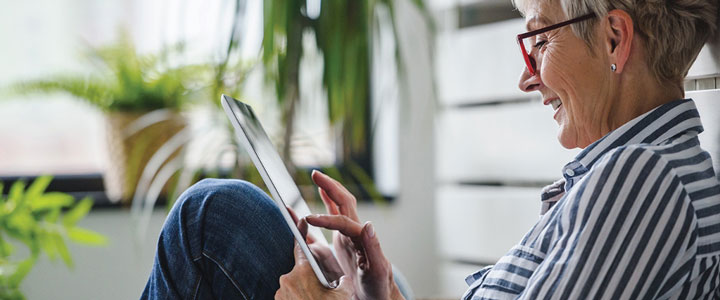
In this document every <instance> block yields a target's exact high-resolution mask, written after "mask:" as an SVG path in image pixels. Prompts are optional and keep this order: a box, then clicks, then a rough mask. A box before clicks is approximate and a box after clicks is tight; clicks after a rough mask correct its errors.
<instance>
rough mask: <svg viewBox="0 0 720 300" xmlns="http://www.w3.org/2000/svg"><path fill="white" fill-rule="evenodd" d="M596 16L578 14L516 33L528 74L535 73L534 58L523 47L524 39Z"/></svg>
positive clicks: (593, 14) (592, 14)
mask: <svg viewBox="0 0 720 300" xmlns="http://www.w3.org/2000/svg"><path fill="white" fill-rule="evenodd" d="M596 16H597V15H596V14H595V13H589V14H586V15H583V16H579V17H577V18H574V19H570V20H567V21H564V22H560V23H557V24H553V25H550V26H547V27H543V28H540V29H537V30H533V31H528V32H526V33H521V34H518V35H517V42H518V46H519V47H520V52H522V54H523V58H524V59H525V67H526V68H527V69H528V71H529V72H530V75H533V76H534V75H535V68H536V67H535V66H533V63H532V62H533V61H535V58H531V57H530V54H529V53H528V51H527V49H525V45H524V44H523V40H524V39H526V38H529V37H532V36H535V35H538V34H541V33H545V32H548V31H550V30H555V29H558V28H560V27H565V26H568V25H571V24H575V23H579V22H582V21H585V20H589V19H592V18H594V17H596ZM530 52H532V50H530ZM530 59H532V61H531V60H530Z"/></svg>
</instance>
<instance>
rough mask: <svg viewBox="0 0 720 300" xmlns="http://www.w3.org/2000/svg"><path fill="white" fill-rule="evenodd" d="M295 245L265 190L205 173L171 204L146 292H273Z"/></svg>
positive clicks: (252, 295) (262, 295)
mask: <svg viewBox="0 0 720 300" xmlns="http://www.w3.org/2000/svg"><path fill="white" fill-rule="evenodd" d="M293 247H294V238H293V236H292V233H291V232H290V229H289V228H288V227H287V224H286V223H285V221H284V219H283V217H282V215H281V214H280V210H279V209H278V207H277V206H276V205H275V203H274V202H273V201H272V199H270V198H269V197H268V196H267V194H265V192H263V191H262V190H261V189H259V188H258V187H256V186H254V185H252V184H250V183H247V182H245V181H240V180H218V179H205V180H202V181H201V182H199V183H197V184H195V185H193V186H192V187H191V188H189V189H188V190H187V191H185V192H184V193H183V194H182V195H181V196H180V198H179V199H178V201H177V202H176V203H175V205H174V206H173V208H172V210H171V211H170V214H169V215H168V217H167V220H166V221H165V225H164V226H163V229H162V232H161V233H160V238H159V240H158V245H157V254H156V256H155V262H154V264H153V268H152V272H151V273H150V278H149V279H148V282H147V285H146V286H145V290H144V291H143V294H142V297H141V299H272V298H273V297H274V295H275V292H276V291H277V290H278V289H279V288H280V285H279V280H278V279H279V278H280V276H281V275H283V274H285V273H288V272H290V270H291V269H292V268H293V266H294V264H295V262H294V257H293ZM396 281H399V282H398V285H399V286H400V289H401V291H404V290H405V289H404V288H405V287H406V285H405V284H401V282H402V280H398V279H397V278H396ZM404 294H405V293H404ZM405 295H406V296H409V295H407V294H405Z"/></svg>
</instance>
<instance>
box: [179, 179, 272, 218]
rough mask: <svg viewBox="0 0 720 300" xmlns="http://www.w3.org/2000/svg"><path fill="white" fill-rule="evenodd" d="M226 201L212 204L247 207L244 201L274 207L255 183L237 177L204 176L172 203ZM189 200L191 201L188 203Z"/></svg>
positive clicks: (227, 206)
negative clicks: (225, 203)
mask: <svg viewBox="0 0 720 300" xmlns="http://www.w3.org/2000/svg"><path fill="white" fill-rule="evenodd" d="M207 201H213V202H227V205H224V204H220V203H219V205H213V206H215V207H220V208H223V207H224V208H226V209H231V208H237V207H247V206H248V205H246V204H245V203H248V202H250V203H248V204H251V205H259V206H261V207H265V208H269V209H276V207H275V204H274V202H273V201H272V199H271V198H270V197H269V196H268V195H267V194H266V193H265V192H264V191H263V190H262V189H260V188H259V187H257V186H256V185H254V184H252V183H250V182H247V181H244V180H239V179H216V178H205V179H203V180H200V181H199V182H198V183H196V184H194V185H193V186H191V187H190V188H188V189H187V190H185V192H183V193H182V194H181V195H180V197H178V199H177V201H176V203H175V204H174V205H173V210H175V209H176V207H187V206H189V207H193V208H198V207H204V206H206V205H204V204H206V203H205V202H207ZM188 202H191V203H188Z"/></svg>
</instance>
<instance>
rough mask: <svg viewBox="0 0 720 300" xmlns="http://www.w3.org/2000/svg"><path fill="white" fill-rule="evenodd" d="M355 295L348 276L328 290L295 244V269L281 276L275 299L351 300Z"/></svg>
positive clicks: (341, 278)
mask: <svg viewBox="0 0 720 300" xmlns="http://www.w3.org/2000/svg"><path fill="white" fill-rule="evenodd" d="M353 294H354V293H353V285H352V282H351V281H350V280H348V278H347V276H343V277H340V279H339V284H338V286H337V287H336V288H334V289H328V288H326V287H324V286H323V285H322V284H320V281H318V279H317V277H315V273H314V272H313V270H312V267H311V266H310V263H309V262H308V260H307V258H306V257H305V254H304V253H303V251H302V249H300V246H299V245H298V243H297V242H295V267H293V269H292V271H290V273H287V274H285V275H283V276H280V289H279V290H278V291H277V292H276V293H275V299H281V300H301V299H330V300H332V299H338V300H340V299H341V300H349V299H352V297H353Z"/></svg>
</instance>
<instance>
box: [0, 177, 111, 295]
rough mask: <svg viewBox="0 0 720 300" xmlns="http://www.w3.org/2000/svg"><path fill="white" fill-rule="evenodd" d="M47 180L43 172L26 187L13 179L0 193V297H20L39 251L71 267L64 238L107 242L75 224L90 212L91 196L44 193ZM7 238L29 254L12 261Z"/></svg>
mask: <svg viewBox="0 0 720 300" xmlns="http://www.w3.org/2000/svg"><path fill="white" fill-rule="evenodd" d="M51 180H52V177H51V176H47V175H46V176H41V177H38V178H37V179H36V180H35V181H34V182H33V183H32V184H31V185H30V186H29V187H28V188H27V189H26V188H25V182H24V181H16V182H15V183H14V184H13V185H12V186H11V187H10V190H9V192H8V194H7V195H0V299H24V296H23V294H22V292H21V291H20V283H21V282H22V280H23V279H24V278H25V276H27V274H28V273H29V272H30V270H31V269H32V267H33V266H34V265H35V262H36V261H37V259H38V258H39V257H40V255H41V254H42V253H45V255H47V257H48V258H50V259H51V260H56V259H58V258H60V259H61V260H62V261H63V262H64V263H65V265H66V266H68V267H69V268H72V267H73V260H72V257H71V255H70V251H69V250H68V248H67V246H66V243H65V241H66V240H71V241H73V242H76V243H80V244H85V245H94V246H102V245H106V244H107V238H106V237H105V236H103V235H101V234H99V233H96V232H94V231H91V230H87V229H83V228H80V227H78V226H77V223H78V221H80V220H81V219H82V218H84V217H85V215H87V213H88V212H89V211H90V208H91V207H92V204H93V201H92V199H90V198H85V199H82V200H80V201H78V202H76V201H75V198H73V197H72V196H70V195H68V194H64V193H59V192H48V193H46V192H45V189H46V188H47V186H48V185H49V184H50V181H51ZM2 190H3V185H2V182H0V191H2ZM63 211H65V212H64V213H63ZM8 238H10V239H14V240H16V241H18V242H20V243H22V244H23V245H24V246H26V247H27V248H28V250H29V253H30V254H29V256H28V257H26V258H24V259H22V260H20V261H16V260H13V258H12V257H11V256H12V255H13V254H14V253H15V246H13V244H12V243H10V242H9V241H8V240H7V239H8Z"/></svg>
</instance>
